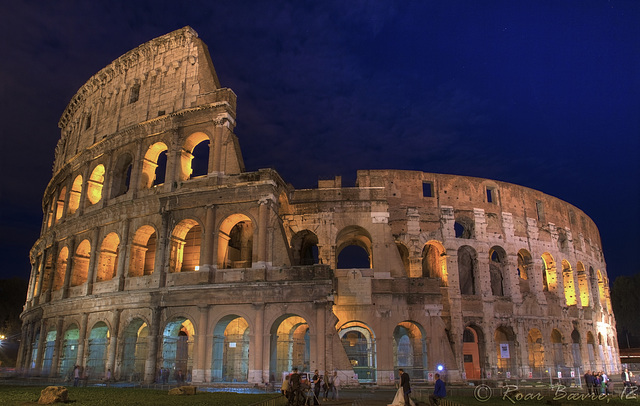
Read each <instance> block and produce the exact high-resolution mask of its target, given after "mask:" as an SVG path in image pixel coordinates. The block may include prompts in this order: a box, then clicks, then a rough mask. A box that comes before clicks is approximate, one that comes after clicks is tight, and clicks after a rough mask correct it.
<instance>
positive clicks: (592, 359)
mask: <svg viewBox="0 0 640 406" xmlns="http://www.w3.org/2000/svg"><path fill="white" fill-rule="evenodd" d="M587 353H588V354H589V365H591V369H592V370H595V369H596V368H597V366H596V340H595V338H594V337H593V334H592V333H591V332H590V331H589V332H587Z"/></svg>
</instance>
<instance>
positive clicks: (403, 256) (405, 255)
mask: <svg viewBox="0 0 640 406" xmlns="http://www.w3.org/2000/svg"><path fill="white" fill-rule="evenodd" d="M396 248H398V254H400V260H401V261H402V269H404V273H405V275H407V276H409V275H411V268H410V267H409V250H408V249H407V247H406V246H405V245H404V244H403V243H401V242H399V241H396Z"/></svg>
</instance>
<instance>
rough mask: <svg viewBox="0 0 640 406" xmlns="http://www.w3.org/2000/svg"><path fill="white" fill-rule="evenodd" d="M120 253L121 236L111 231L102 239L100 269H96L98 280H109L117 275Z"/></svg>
mask: <svg viewBox="0 0 640 406" xmlns="http://www.w3.org/2000/svg"><path fill="white" fill-rule="evenodd" d="M119 253H120V238H119V237H118V234H116V233H109V234H107V236H106V237H105V238H104V240H102V245H101V246H100V257H99V259H98V269H97V270H96V282H102V281H109V280H111V279H113V277H114V276H116V267H117V265H118V255H119Z"/></svg>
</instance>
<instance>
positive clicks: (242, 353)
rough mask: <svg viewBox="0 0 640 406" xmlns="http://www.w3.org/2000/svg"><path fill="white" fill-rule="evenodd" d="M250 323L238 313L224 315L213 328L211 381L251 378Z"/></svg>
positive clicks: (234, 380)
mask: <svg viewBox="0 0 640 406" xmlns="http://www.w3.org/2000/svg"><path fill="white" fill-rule="evenodd" d="M250 333H251V332H250V329H249V323H247V321H246V320H245V319H244V318H242V317H240V316H237V315H229V316H226V317H223V318H222V319H221V320H220V321H219V322H218V323H217V324H216V327H215V328H214V329H213V357H212V365H211V381H216V382H219V381H223V382H247V381H248V380H249V341H250V340H249V337H250Z"/></svg>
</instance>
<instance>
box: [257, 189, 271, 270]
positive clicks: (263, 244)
mask: <svg viewBox="0 0 640 406" xmlns="http://www.w3.org/2000/svg"><path fill="white" fill-rule="evenodd" d="M269 202H270V198H269V197H263V198H261V199H260V202H259V203H258V205H259V206H258V255H257V256H256V258H257V264H256V265H257V267H262V268H266V267H267V226H268V224H269ZM254 267H255V266H254Z"/></svg>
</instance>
